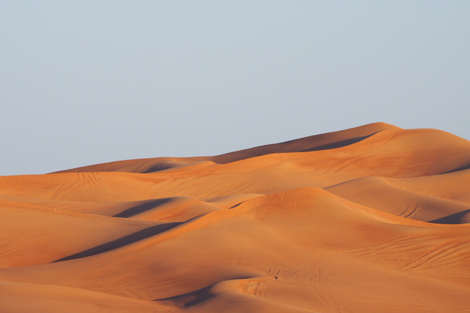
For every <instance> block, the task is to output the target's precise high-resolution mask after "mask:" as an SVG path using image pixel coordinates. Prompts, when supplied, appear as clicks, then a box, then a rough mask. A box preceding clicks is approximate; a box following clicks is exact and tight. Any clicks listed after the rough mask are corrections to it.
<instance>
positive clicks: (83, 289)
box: [0, 123, 470, 313]
mask: <svg viewBox="0 0 470 313" xmlns="http://www.w3.org/2000/svg"><path fill="white" fill-rule="evenodd" d="M469 186H470V142H468V141H466V140H464V139H462V138H459V137H457V136H454V135H452V134H449V133H446V132H443V131H439V130H433V129H415V130H405V129H401V128H398V127H396V126H393V125H388V124H385V123H374V124H369V125H364V126H361V127H357V128H353V129H347V130H343V131H339V132H334V133H328V134H321V135H317V136H311V137H306V138H301V139H298V140H292V141H289V142H284V143H279V144H273V145H267V146H262V147H256V148H252V149H247V150H242V151H236V152H232V153H227V154H224V155H220V156H214V157H195V158H154V159H141V160H128V161H119V162H112V163H106V164H98V165H92V166H88V167H82V168H77V169H71V170H66V171H62V172H58V173H51V174H45V175H23V176H5V177H0V214H1V218H0V313H3V312H8V313H10V312H15V313H16V312H84V313H91V312H183V311H184V312H358V313H359V312H361V313H362V312H371V313H372V312H469V311H470V241H469V240H468V238H470V225H469V224H468V223H469V222H470V189H469Z"/></svg>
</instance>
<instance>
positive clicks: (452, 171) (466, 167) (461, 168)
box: [441, 163, 470, 174]
mask: <svg viewBox="0 0 470 313" xmlns="http://www.w3.org/2000/svg"><path fill="white" fill-rule="evenodd" d="M468 169H470V163H469V164H467V165H464V166H461V167H458V168H456V169H453V170H450V171H447V172H444V173H441V174H448V173H454V172H458V171H464V170H468Z"/></svg>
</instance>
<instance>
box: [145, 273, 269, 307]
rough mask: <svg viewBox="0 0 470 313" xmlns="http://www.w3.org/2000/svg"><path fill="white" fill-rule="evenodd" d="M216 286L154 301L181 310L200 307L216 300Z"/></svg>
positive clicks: (247, 277) (246, 277) (244, 277)
mask: <svg viewBox="0 0 470 313" xmlns="http://www.w3.org/2000/svg"><path fill="white" fill-rule="evenodd" d="M249 278H251V277H249V276H243V277H236V278H231V279H249ZM276 279H277V278H276ZM215 285H216V284H212V285H210V286H207V287H204V288H201V289H198V290H194V291H191V292H188V293H184V294H181V295H177V296H173V297H168V298H162V299H155V300H153V301H161V302H171V303H172V304H173V305H176V306H178V307H179V308H181V309H187V308H190V307H192V306H195V305H198V304H200V303H203V302H205V301H207V300H210V299H212V298H214V297H215V295H214V294H213V293H212V292H211V289H212V287H214V286H215Z"/></svg>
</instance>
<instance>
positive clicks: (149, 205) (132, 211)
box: [113, 198, 172, 217]
mask: <svg viewBox="0 0 470 313" xmlns="http://www.w3.org/2000/svg"><path fill="white" fill-rule="evenodd" d="M171 199H172V198H162V199H155V200H150V201H148V202H145V203H142V204H139V205H136V206H135V207H132V208H129V209H127V210H124V211H122V212H121V213H118V214H116V215H114V216H113V217H131V216H134V215H137V214H140V213H143V212H145V211H148V210H151V209H153V208H155V207H157V206H159V205H162V204H165V203H168V202H170V201H171Z"/></svg>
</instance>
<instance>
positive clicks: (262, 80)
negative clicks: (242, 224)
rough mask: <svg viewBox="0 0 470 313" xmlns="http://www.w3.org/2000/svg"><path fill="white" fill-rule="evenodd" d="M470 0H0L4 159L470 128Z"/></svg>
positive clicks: (54, 165) (107, 157)
mask: <svg viewBox="0 0 470 313" xmlns="http://www.w3.org/2000/svg"><path fill="white" fill-rule="evenodd" d="M469 16H470V1H432V0H427V1H311V0H309V1H276V0H269V1H252V0H250V1H243V0H237V1H229V0H226V1H203V0H200V1H118V0H113V1H97V0H93V1H87V0H80V1H64V0H60V1H47V0H45V1H21V0H15V1H5V0H0V109H1V110H0V149H1V150H0V175H22V174H42V173H48V172H53V171H59V170H64V169H68V168H73V167H78V166H85V165H91V164H97V163H103V162H111V161H117V160H126V159H137V158H151V157H166V156H173V157H190V156H208V155H217V154H222V153H226V152H231V151H235V150H240V149H245V148H250V147H254V146H259V145H264V144H270V143H277V142H283V141H287V140H291V139H296V138H301V137H306V136H310V135H315V134H320V133H325V132H331V131H337V130H342V129H346V128H351V127H356V126H360V125H363V124H368V123H373V122H379V121H382V122H386V123H390V124H393V125H396V126H399V127H402V128H437V129H441V130H444V131H447V132H450V133H453V134H455V135H457V136H460V137H463V138H465V139H467V140H469V139H470V123H469V116H470V114H469V113H470V18H469Z"/></svg>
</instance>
